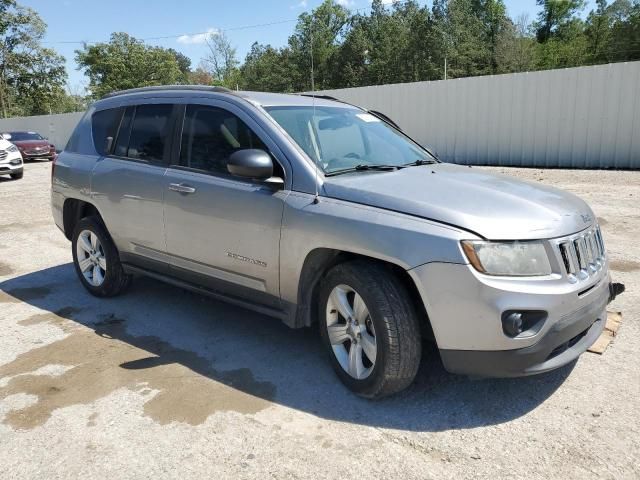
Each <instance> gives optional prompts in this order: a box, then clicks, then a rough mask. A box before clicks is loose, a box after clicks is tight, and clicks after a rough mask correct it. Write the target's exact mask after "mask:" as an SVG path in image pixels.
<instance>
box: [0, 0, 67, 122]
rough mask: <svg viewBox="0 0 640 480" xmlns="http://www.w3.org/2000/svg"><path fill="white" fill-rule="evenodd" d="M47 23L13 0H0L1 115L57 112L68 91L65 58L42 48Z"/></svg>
mask: <svg viewBox="0 0 640 480" xmlns="http://www.w3.org/2000/svg"><path fill="white" fill-rule="evenodd" d="M46 27H47V26H46V24H45V23H44V22H43V21H42V19H41V18H40V17H39V16H38V14H37V13H36V12H34V11H33V10H31V9H30V8H25V7H22V6H20V5H18V4H17V3H16V2H15V1H14V0H0V115H2V116H3V117H7V116H16V115H38V114H43V113H51V112H54V113H55V112H57V104H58V101H59V99H60V98H63V97H64V95H65V91H64V85H65V82H66V78H67V72H66V70H65V67H64V58H63V57H61V56H60V55H58V54H57V53H56V52H55V51H53V50H51V49H48V48H43V47H42V45H41V41H42V38H43V37H44V33H45V31H46Z"/></svg>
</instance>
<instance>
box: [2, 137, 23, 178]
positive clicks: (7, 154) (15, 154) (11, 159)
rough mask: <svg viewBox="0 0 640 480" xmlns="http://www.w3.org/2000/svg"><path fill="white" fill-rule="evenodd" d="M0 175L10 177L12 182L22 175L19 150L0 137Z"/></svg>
mask: <svg viewBox="0 0 640 480" xmlns="http://www.w3.org/2000/svg"><path fill="white" fill-rule="evenodd" d="M0 175H11V178H12V179H14V180H18V179H20V178H22V175H23V166H22V155H21V154H20V150H18V147H16V146H15V145H14V144H13V143H11V142H9V141H8V140H6V139H5V138H4V137H0Z"/></svg>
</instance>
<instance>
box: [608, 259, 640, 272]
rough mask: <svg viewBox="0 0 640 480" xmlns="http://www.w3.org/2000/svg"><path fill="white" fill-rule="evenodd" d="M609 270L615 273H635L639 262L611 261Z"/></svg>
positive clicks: (638, 267)
mask: <svg viewBox="0 0 640 480" xmlns="http://www.w3.org/2000/svg"><path fill="white" fill-rule="evenodd" d="M609 268H610V269H611V270H615V271H617V272H635V271H636V270H640V262H635V261H633V260H611V261H610V262H609Z"/></svg>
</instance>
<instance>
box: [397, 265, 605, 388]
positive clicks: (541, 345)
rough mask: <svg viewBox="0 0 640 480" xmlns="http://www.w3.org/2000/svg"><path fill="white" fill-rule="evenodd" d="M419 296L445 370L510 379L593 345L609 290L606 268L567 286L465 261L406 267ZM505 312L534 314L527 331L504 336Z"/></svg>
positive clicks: (556, 364)
mask: <svg viewBox="0 0 640 480" xmlns="http://www.w3.org/2000/svg"><path fill="white" fill-rule="evenodd" d="M409 273H410V275H411V276H412V277H413V279H414V281H415V283H416V286H417V287H418V290H419V292H420V295H421V296H422V299H423V301H424V304H425V308H426V311H427V314H428V316H429V320H430V323H431V327H432V329H433V333H434V337H435V340H436V343H437V345H438V348H439V350H440V353H441V358H442V360H443V363H444V366H445V368H446V369H447V370H448V371H450V372H453V373H460V374H467V375H478V376H491V377H511V376H523V375H532V374H535V373H542V372H546V371H549V370H552V369H555V368H558V367H560V366H562V365H565V364H567V363H570V362H572V361H573V360H575V359H576V358H577V357H578V356H579V355H580V354H581V353H582V352H584V351H585V350H586V349H587V348H589V346H591V345H592V344H593V342H595V340H596V339H597V338H598V336H599V335H600V333H601V332H602V330H603V329H604V324H605V322H606V305H607V302H608V300H609V297H610V295H611V292H610V277H609V272H608V265H607V262H606V261H605V262H604V264H603V265H602V268H601V269H600V270H599V271H598V272H597V273H595V274H594V275H593V276H591V277H589V278H588V279H586V280H584V281H581V282H578V283H570V282H568V281H567V279H566V278H565V277H563V276H562V275H556V274H554V275H550V276H548V277H546V278H540V277H539V278H517V277H516V278H514V277H511V278H509V277H491V276H487V275H483V274H480V273H478V272H477V271H476V270H475V269H474V268H473V267H472V266H471V265H463V264H445V263H431V264H426V265H423V266H421V267H417V268H415V269H412V270H410V271H409ZM507 311H541V312H544V313H545V314H546V316H545V317H544V318H545V319H544V323H542V325H541V326H540V327H539V328H538V329H537V330H535V332H533V333H528V334H526V335H523V336H517V337H515V338H511V337H509V336H507V335H506V334H505V332H504V331H503V328H502V315H503V313H504V312H507Z"/></svg>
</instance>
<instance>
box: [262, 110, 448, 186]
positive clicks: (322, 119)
mask: <svg viewBox="0 0 640 480" xmlns="http://www.w3.org/2000/svg"><path fill="white" fill-rule="evenodd" d="M265 110H266V111H267V112H268V113H269V115H271V117H273V119H274V120H275V121H276V122H277V123H278V124H279V125H280V126H281V127H282V128H283V129H284V130H285V131H286V132H287V133H288V134H289V136H290V137H291V138H293V140H295V142H296V143H297V144H298V145H299V146H300V148H302V150H304V151H305V153H306V154H307V155H308V156H309V157H310V158H311V159H312V160H314V161H315V162H317V164H318V165H320V166H321V167H322V169H323V170H324V172H325V173H328V174H330V173H332V172H337V171H340V170H345V169H352V168H356V167H361V166H363V165H365V166H368V165H372V166H375V165H392V166H401V165H405V164H408V163H412V162H416V161H418V162H420V161H428V162H430V161H435V159H434V158H433V157H432V156H431V155H429V153H428V152H427V151H425V150H424V149H423V148H422V147H420V146H419V145H417V144H416V143H414V142H412V141H411V140H410V139H409V138H407V137H406V136H404V135H403V134H402V133H401V132H399V131H398V130H396V129H394V128H392V127H391V126H389V125H388V124H386V123H385V122H383V121H382V120H380V119H378V118H377V117H375V116H373V115H371V114H369V113H366V112H363V111H362V110H357V109H354V108H344V107H315V112H314V108H313V107H312V106H296V107H265Z"/></svg>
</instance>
